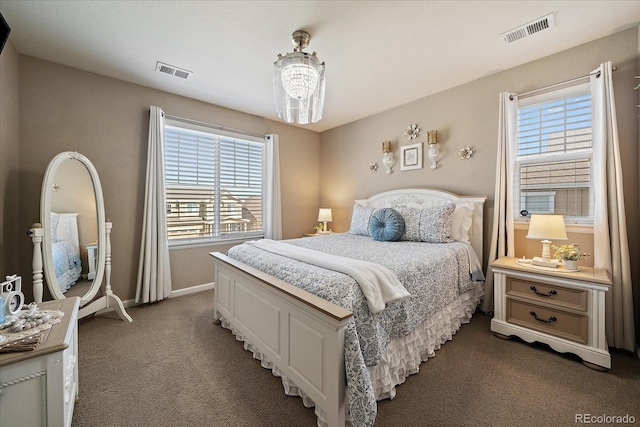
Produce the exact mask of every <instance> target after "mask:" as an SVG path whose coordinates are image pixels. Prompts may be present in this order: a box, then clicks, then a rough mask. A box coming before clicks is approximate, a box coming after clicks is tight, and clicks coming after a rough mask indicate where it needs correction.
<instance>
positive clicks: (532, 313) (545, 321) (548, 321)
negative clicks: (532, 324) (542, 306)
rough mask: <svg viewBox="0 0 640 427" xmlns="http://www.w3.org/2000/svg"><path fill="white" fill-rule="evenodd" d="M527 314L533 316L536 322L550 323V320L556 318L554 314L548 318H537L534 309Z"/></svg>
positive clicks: (552, 320)
mask: <svg viewBox="0 0 640 427" xmlns="http://www.w3.org/2000/svg"><path fill="white" fill-rule="evenodd" d="M529 314H530V315H532V316H533V318H534V319H536V320H537V321H538V322H544V323H552V322H555V321H556V320H558V318H557V317H556V316H551V317H549V320H544V319H539V318H538V315H537V314H536V312H535V311H530V312H529Z"/></svg>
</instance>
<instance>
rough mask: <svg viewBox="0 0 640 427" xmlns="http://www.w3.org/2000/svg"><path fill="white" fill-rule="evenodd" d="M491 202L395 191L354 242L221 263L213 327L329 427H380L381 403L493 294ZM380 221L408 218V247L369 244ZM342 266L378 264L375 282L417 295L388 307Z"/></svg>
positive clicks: (303, 242) (331, 240)
mask: <svg viewBox="0 0 640 427" xmlns="http://www.w3.org/2000/svg"><path fill="white" fill-rule="evenodd" d="M484 201H485V198H484V197H462V196H457V195H454V194H451V193H447V192H443V191H437V190H430V189H405V190H394V191H388V192H384V193H380V194H377V195H375V196H372V197H370V198H368V199H363V200H356V201H355V202H354V207H353V214H352V221H351V226H350V230H349V232H348V233H331V234H327V235H321V236H318V237H312V238H301V239H292V240H287V241H284V242H270V241H266V240H265V241H258V242H247V243H245V244H242V245H238V246H236V247H234V248H232V249H230V250H229V251H228V252H227V254H226V255H224V254H221V253H211V255H212V257H213V260H214V266H215V283H216V290H215V307H214V310H215V313H214V316H215V319H216V320H219V321H220V322H221V324H222V325H223V326H224V327H227V328H229V329H231V330H232V331H233V333H234V334H235V335H236V338H237V339H239V340H242V341H244V342H245V348H246V349H247V350H250V351H252V352H253V354H254V357H256V358H258V359H260V360H261V361H262V365H263V366H264V367H267V368H270V369H272V370H273V372H274V374H275V375H278V376H280V377H282V382H283V385H284V388H285V392H286V393H287V394H290V395H299V396H301V397H302V399H303V402H304V404H305V405H306V406H311V405H314V406H315V408H316V409H315V410H316V414H317V415H318V424H319V425H329V426H342V425H345V422H350V423H352V424H353V425H358V426H360V425H363V426H364V425H373V423H374V421H375V416H376V410H377V405H376V401H377V400H380V399H384V398H393V397H394V395H395V387H396V386H397V385H399V384H401V383H403V382H404V381H405V379H406V377H408V376H409V375H411V374H413V373H416V372H418V370H419V366H420V363H422V362H423V361H425V360H427V359H428V358H429V357H432V356H433V355H434V352H435V351H436V350H437V349H438V348H440V345H441V344H442V343H444V342H445V341H447V340H449V339H451V337H452V335H453V334H455V332H456V331H457V330H458V329H459V328H460V326H461V324H463V323H466V322H468V321H469V319H470V318H471V316H472V314H473V312H474V310H475V307H476V306H477V304H478V302H479V301H480V299H481V298H482V296H483V294H484V292H483V284H484V276H483V273H482V266H481V265H480V260H482V224H483V206H484ZM390 211H392V212H390ZM382 212H384V213H385V214H386V213H390V214H393V215H394V216H393V217H394V218H397V217H398V215H400V216H402V221H401V222H403V224H406V226H404V229H403V231H402V234H401V237H400V238H401V240H399V241H377V240H375V239H373V238H372V237H371V235H370V226H371V223H372V221H374V219H376V218H378V217H379V216H380V215H379V214H380V213H382ZM421 224H422V226H421ZM371 230H372V231H374V232H376V233H377V231H376V230H373V229H371ZM396 231H397V230H396ZM376 237H378V236H376ZM292 248H293V249H292ZM294 252H295V253H297V254H293V253H294ZM292 257H293V258H292ZM343 258H346V259H347V260H348V261H346V262H345V263H346V264H348V265H349V268H351V264H352V263H355V264H357V266H358V268H360V267H361V266H360V264H367V265H368V264H373V265H374V266H375V267H372V268H374V270H372V271H377V270H376V269H381V271H382V272H383V273H384V272H391V273H393V274H392V276H393V277H395V278H397V281H398V282H400V284H401V288H402V289H403V290H405V292H406V293H407V294H406V295H400V296H396V295H392V299H391V300H389V301H384V302H383V303H382V305H380V301H379V300H377V299H376V295H378V294H376V293H375V292H373V294H374V296H373V297H370V296H369V293H370V290H368V288H367V287H366V286H363V285H362V283H360V282H359V281H358V280H360V279H358V280H356V279H354V277H358V276H357V275H350V274H351V273H349V274H345V272H343V271H341V270H337V271H336V269H334V265H333V264H332V262H333V261H334V260H338V259H343ZM423 261H427V262H423ZM325 264H327V265H328V266H329V268H327V265H325ZM349 271H350V270H349ZM367 274H369V272H367ZM372 274H373V273H372ZM385 274H386V273H385ZM294 285H295V286H294ZM382 289H383V291H382V292H381V294H382V295H387V294H388V292H386V291H385V289H386V288H384V287H383V288H382ZM393 289H398V288H393ZM400 293H401V292H400ZM396 297H397V298H396ZM371 298H373V300H372V299H371ZM393 298H396V300H393Z"/></svg>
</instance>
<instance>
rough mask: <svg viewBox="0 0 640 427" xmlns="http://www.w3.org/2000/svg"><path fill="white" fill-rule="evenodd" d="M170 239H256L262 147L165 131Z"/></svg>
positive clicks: (200, 133) (170, 128) (178, 130)
mask: <svg viewBox="0 0 640 427" xmlns="http://www.w3.org/2000/svg"><path fill="white" fill-rule="evenodd" d="M165 169H166V170H165V177H166V178H165V179H166V198H167V228H168V237H169V239H170V240H173V241H176V240H183V241H184V240H193V239H211V238H224V237H232V236H237V235H243V236H244V235H257V236H259V235H261V234H262V232H263V228H262V206H263V184H262V183H263V170H264V143H263V142H258V141H251V140H248V139H243V138H236V137H233V136H229V135H223V134H218V133H213V132H206V131H201V130H195V129H189V128H184V127H179V126H171V125H167V126H166V127H165Z"/></svg>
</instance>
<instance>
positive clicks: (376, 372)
mask: <svg viewBox="0 0 640 427" xmlns="http://www.w3.org/2000/svg"><path fill="white" fill-rule="evenodd" d="M483 285H484V283H483V282H477V284H476V286H475V288H473V289H471V290H470V291H468V292H465V293H464V294H462V295H460V296H459V297H458V298H457V299H456V300H454V301H452V302H451V303H449V304H447V305H446V306H444V307H443V308H442V309H440V310H439V311H437V312H436V313H434V314H433V316H431V317H430V318H429V319H427V320H426V321H425V322H424V323H423V324H422V325H420V326H419V327H417V328H416V329H415V330H413V331H412V332H411V333H409V334H408V335H405V336H404V337H400V338H395V339H393V340H392V341H391V342H390V343H389V344H388V345H387V349H386V352H385V353H384V354H383V355H382V359H381V360H380V362H379V363H378V364H377V365H375V366H370V367H368V368H367V369H368V371H369V376H370V377H371V384H372V386H373V390H374V393H375V396H376V400H382V399H393V398H394V397H395V395H396V389H395V387H396V386H397V385H400V384H402V383H404V382H405V380H406V379H407V377H408V376H409V375H413V374H415V373H417V372H418V371H419V370H420V364H421V363H422V362H425V361H427V360H428V359H429V358H430V357H433V356H435V352H436V350H438V349H439V348H440V346H441V345H442V344H444V343H445V342H447V341H449V340H450V339H451V338H452V337H453V335H454V334H455V333H456V332H457V331H458V330H459V329H460V326H461V325H463V324H465V323H469V320H470V319H471V316H473V313H474V312H475V309H476V307H477V305H478V303H479V302H480V299H481V298H482V296H483V295H484V288H483ZM221 325H222V326H223V327H224V328H227V329H230V330H231V332H232V333H233V334H234V335H235V337H236V340H238V341H243V342H244V348H245V350H248V351H250V352H251V353H253V357H254V358H255V359H258V360H260V364H261V365H262V367H263V368H266V369H271V371H272V373H273V375H275V376H276V377H279V378H281V380H282V385H283V386H284V392H285V394H287V395H288V396H299V397H301V398H302V403H303V404H304V406H306V407H307V408H312V407H314V406H315V404H314V402H313V400H311V398H310V397H309V396H307V395H306V394H305V393H304V392H303V391H302V390H300V389H299V388H298V386H296V385H295V383H294V382H293V381H291V380H290V379H289V378H287V377H286V376H284V375H283V374H282V371H280V369H278V367H277V366H274V365H273V364H272V363H271V361H270V360H268V359H267V358H266V357H265V356H264V355H263V354H262V353H261V352H260V351H259V350H258V349H257V348H256V347H255V346H254V345H253V344H251V343H250V342H248V341H247V340H246V339H245V337H244V336H243V335H242V334H240V332H239V331H237V330H236V329H235V328H233V327H232V325H231V324H230V323H229V321H228V320H227V319H225V318H224V317H223V318H222V319H221ZM345 407H347V408H348V405H345ZM315 412H316V415H317V416H318V426H326V425H327V423H326V417H325V414H324V411H323V410H322V409H320V408H317V407H316V409H315ZM346 420H347V425H351V423H350V417H349V414H348V410H347V414H346Z"/></svg>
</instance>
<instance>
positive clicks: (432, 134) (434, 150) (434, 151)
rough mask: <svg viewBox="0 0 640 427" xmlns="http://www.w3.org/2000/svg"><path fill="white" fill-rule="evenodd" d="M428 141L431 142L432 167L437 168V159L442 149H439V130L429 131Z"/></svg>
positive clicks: (429, 152)
mask: <svg viewBox="0 0 640 427" xmlns="http://www.w3.org/2000/svg"><path fill="white" fill-rule="evenodd" d="M427 142H428V143H429V151H428V153H427V154H428V155H429V160H430V161H431V169H435V168H437V167H438V163H437V161H436V159H437V158H438V155H439V154H440V150H439V149H438V147H437V146H438V131H437V130H430V131H429V132H427Z"/></svg>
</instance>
